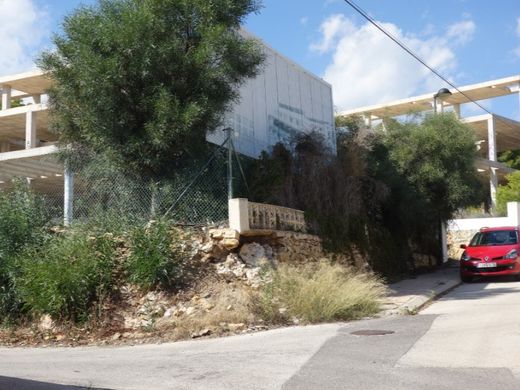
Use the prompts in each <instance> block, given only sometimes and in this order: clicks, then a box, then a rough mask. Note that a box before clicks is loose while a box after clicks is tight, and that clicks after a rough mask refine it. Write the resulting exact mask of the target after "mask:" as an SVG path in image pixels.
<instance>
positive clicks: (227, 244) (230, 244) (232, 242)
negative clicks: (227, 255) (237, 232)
mask: <svg viewBox="0 0 520 390" xmlns="http://www.w3.org/2000/svg"><path fill="white" fill-rule="evenodd" d="M239 245H240V241H238V240H237V239H236V238H224V239H223V240H222V241H220V246H222V247H223V248H224V249H226V250H228V251H230V250H233V249H235V248H238V246H239Z"/></svg>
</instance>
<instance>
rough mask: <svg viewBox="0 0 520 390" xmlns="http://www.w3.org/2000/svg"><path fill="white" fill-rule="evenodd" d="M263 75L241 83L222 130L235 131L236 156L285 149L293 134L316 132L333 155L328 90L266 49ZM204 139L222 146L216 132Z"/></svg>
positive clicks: (219, 135)
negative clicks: (278, 146) (277, 147)
mask: <svg viewBox="0 0 520 390" xmlns="http://www.w3.org/2000/svg"><path fill="white" fill-rule="evenodd" d="M265 52H266V62H265V65H264V71H263V72H262V73H261V74H260V75H259V76H258V77H256V78H255V79H252V80H249V81H248V82H247V83H245V84H244V85H243V86H242V88H241V91H240V101H239V102H238V103H237V104H235V106H234V107H233V108H232V110H231V111H230V112H229V113H228V115H227V117H226V120H225V123H226V126H229V127H231V128H232V129H234V137H235V138H234V143H235V146H236V148H237V149H238V151H239V152H240V153H243V154H245V155H248V156H251V157H258V156H259V154H260V152H261V151H262V150H269V148H270V147H272V146H273V145H274V144H276V143H277V142H284V143H287V142H289V140H290V139H291V138H292V137H293V136H294V135H295V134H297V133H298V132H311V131H316V132H319V133H321V134H322V135H323V137H324V138H325V140H326V142H327V144H328V145H329V147H330V148H331V149H332V150H333V151H335V150H336V145H335V144H336V142H335V141H336V138H335V130H334V110H333V104H332V88H331V86H330V84H328V83H326V82H325V81H323V80H321V79H320V78H318V77H317V76H315V75H313V74H311V73H310V72H308V71H306V70H305V69H303V68H302V67H300V66H299V65H297V64H295V63H294V62H292V61H291V60H289V59H287V58H286V57H284V56H282V55H281V54H280V53H278V52H276V51H275V50H273V49H271V48H270V47H268V46H265ZM208 139H209V140H210V141H211V142H214V143H221V142H222V141H223V140H224V134H223V133H222V132H221V131H216V132H215V133H214V134H211V135H210V136H209V137H208Z"/></svg>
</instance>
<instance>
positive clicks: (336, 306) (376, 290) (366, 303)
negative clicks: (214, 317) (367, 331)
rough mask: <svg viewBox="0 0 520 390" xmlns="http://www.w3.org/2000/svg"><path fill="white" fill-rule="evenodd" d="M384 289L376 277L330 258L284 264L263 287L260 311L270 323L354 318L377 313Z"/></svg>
mask: <svg viewBox="0 0 520 390" xmlns="http://www.w3.org/2000/svg"><path fill="white" fill-rule="evenodd" d="M385 291H386V288H385V286H384V284H383V283H382V281H381V280H380V279H379V278H378V277H377V276H375V275H373V274H368V273H361V272H358V271H355V270H354V269H352V268H347V267H345V266H343V265H339V264H331V262H330V261H328V260H322V261H320V262H318V263H312V264H306V265H302V266H294V265H287V264H282V265H280V267H279V268H278V269H277V271H275V272H274V274H273V279H272V282H271V283H268V284H267V285H266V286H265V287H264V288H263V291H262V295H261V303H260V311H261V314H262V316H263V317H264V318H265V319H266V320H267V321H269V322H283V321H287V320H288V319H290V318H292V317H296V318H297V319H299V320H301V321H304V322H322V321H337V320H352V319H357V318H361V317H365V316H368V315H372V314H375V313H377V312H378V311H379V304H380V303H379V302H380V299H381V297H382V296H383V295H384V294H385Z"/></svg>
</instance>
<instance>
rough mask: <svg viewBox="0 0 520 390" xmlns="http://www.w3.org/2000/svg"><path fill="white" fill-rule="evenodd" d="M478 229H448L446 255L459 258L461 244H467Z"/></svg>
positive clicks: (461, 250)
mask: <svg viewBox="0 0 520 390" xmlns="http://www.w3.org/2000/svg"><path fill="white" fill-rule="evenodd" d="M477 232H478V230H458V231H448V256H449V257H450V258H452V259H455V260H459V259H460V257H461V256H462V252H464V249H461V248H460V246H461V244H466V245H467V244H468V243H469V241H470V240H471V238H472V237H473V236H474V235H475V233H477Z"/></svg>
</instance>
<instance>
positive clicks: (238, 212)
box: [229, 198, 307, 233]
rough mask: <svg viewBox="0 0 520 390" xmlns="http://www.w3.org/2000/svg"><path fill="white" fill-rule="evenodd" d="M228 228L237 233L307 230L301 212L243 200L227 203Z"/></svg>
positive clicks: (303, 231)
mask: <svg viewBox="0 0 520 390" xmlns="http://www.w3.org/2000/svg"><path fill="white" fill-rule="evenodd" d="M229 226H230V227H231V228H232V229H235V230H237V231H239V232H244V231H248V230H284V231H294V232H302V233H305V232H306V230H307V227H306V224H305V215H304V212H303V211H301V210H295V209H290V208H287V207H281V206H274V205H270V204H264V203H255V202H249V201H248V200H247V199H243V198H238V199H231V200H230V201H229Z"/></svg>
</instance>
